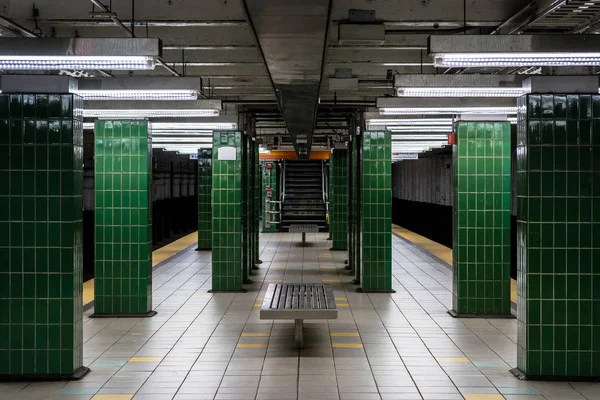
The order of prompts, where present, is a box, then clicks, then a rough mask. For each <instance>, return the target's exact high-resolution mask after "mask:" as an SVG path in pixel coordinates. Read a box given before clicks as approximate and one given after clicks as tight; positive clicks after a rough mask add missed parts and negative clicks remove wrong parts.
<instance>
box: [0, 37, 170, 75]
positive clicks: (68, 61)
mask: <svg viewBox="0 0 600 400" xmlns="http://www.w3.org/2000/svg"><path fill="white" fill-rule="evenodd" d="M161 56H162V43H161V42H160V40H159V39H149V38H110V39H105V38H93V39H87V38H14V37H10V38H7V37H1V38H0V69H3V70H58V69H84V70H85V69H108V70H128V71H129V70H151V69H154V66H155V60H156V58H157V57H161Z"/></svg>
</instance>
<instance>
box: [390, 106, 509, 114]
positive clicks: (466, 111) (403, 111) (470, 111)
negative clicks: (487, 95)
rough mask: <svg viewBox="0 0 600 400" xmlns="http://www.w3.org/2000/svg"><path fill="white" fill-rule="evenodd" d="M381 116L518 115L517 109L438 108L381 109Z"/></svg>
mask: <svg viewBox="0 0 600 400" xmlns="http://www.w3.org/2000/svg"><path fill="white" fill-rule="evenodd" d="M379 112H380V113H381V115H415V114H423V115H427V114H449V115H453V114H516V113H517V107H438V108H410V107H408V108H381V109H379Z"/></svg>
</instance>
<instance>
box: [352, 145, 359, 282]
mask: <svg viewBox="0 0 600 400" xmlns="http://www.w3.org/2000/svg"><path fill="white" fill-rule="evenodd" d="M361 145H362V136H360V135H359V136H355V137H354V138H353V145H352V155H351V159H350V162H351V163H352V164H353V165H354V168H353V171H352V187H353V193H354V197H353V199H352V210H353V211H352V212H353V220H354V221H353V226H352V235H353V248H352V250H351V251H352V258H353V263H354V264H353V265H351V266H352V269H353V270H354V283H357V284H358V283H360V275H361V272H360V267H361V261H360V253H361V228H360V227H361V223H362V218H361V214H362V204H361V198H362V191H361V185H360V178H361V168H362V163H361V162H360V154H361Z"/></svg>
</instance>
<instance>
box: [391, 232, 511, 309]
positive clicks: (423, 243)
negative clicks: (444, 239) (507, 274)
mask: <svg viewBox="0 0 600 400" xmlns="http://www.w3.org/2000/svg"><path fill="white" fill-rule="evenodd" d="M392 232H394V233H395V234H396V235H398V236H401V237H403V238H404V239H406V240H408V241H409V242H411V243H413V244H416V245H417V246H419V247H421V248H422V249H424V250H427V251H428V252H430V253H431V254H433V255H434V256H436V257H437V258H439V259H440V260H442V261H445V262H446V263H448V264H450V265H452V249H450V248H448V247H446V246H444V245H442V244H439V243H437V242H434V241H433V240H430V239H427V238H426V237H424V236H421V235H419V234H417V233H414V232H411V231H409V230H408V229H406V228H403V227H401V226H398V225H393V224H392ZM510 299H511V301H512V302H513V303H516V302H517V281H516V280H514V279H511V280H510Z"/></svg>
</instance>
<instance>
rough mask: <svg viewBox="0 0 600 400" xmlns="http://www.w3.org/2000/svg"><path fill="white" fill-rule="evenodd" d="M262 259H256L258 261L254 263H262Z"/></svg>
mask: <svg viewBox="0 0 600 400" xmlns="http://www.w3.org/2000/svg"><path fill="white" fill-rule="evenodd" d="M262 263H263V262H262V260H256V262H255V263H254V264H262Z"/></svg>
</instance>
